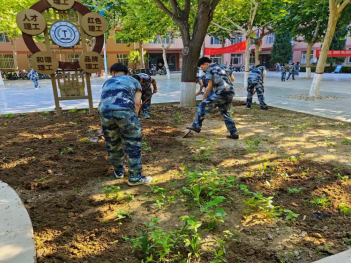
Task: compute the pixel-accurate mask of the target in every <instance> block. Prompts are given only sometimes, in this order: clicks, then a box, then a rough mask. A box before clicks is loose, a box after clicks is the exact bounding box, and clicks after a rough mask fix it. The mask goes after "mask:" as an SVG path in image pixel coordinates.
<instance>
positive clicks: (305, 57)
mask: <svg viewBox="0 0 351 263" xmlns="http://www.w3.org/2000/svg"><path fill="white" fill-rule="evenodd" d="M310 57H311V59H313V52H311V56H310ZM306 59H307V51H302V56H301V64H306Z"/></svg>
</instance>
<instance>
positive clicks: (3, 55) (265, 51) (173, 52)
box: [0, 31, 351, 71]
mask: <svg viewBox="0 0 351 263" xmlns="http://www.w3.org/2000/svg"><path fill="white" fill-rule="evenodd" d="M114 34H115V31H111V34H110V38H109V39H107V41H106V53H107V61H108V65H109V66H110V65H112V64H114V63H117V62H119V63H123V64H125V65H127V66H129V67H133V66H134V65H132V64H131V63H129V61H128V54H129V52H130V51H133V50H139V44H138V43H132V44H128V43H121V41H120V40H117V39H115V38H113V36H114ZM274 38H275V34H274V33H272V34H269V35H266V36H265V37H264V38H263V40H262V46H261V50H260V56H259V58H260V63H261V64H264V65H266V66H267V67H268V68H274V65H272V64H270V62H269V61H270V58H271V50H272V47H273V43H274ZM169 41H170V39H164V41H163V42H164V43H169ZM241 41H245V36H243V35H240V34H237V35H236V36H235V38H233V39H232V40H226V41H225V46H230V45H233V44H237V43H239V42H241ZM15 44H16V52H17V62H18V67H19V70H22V69H25V70H27V71H28V70H29V69H30V60H29V58H30V57H31V53H30V51H29V50H28V49H27V47H26V45H25V43H24V41H23V39H22V38H18V39H17V40H16V43H15ZM199 44H200V43H199ZM292 45H293V57H292V61H293V62H295V63H296V62H298V61H299V62H300V63H301V65H302V66H303V65H305V64H306V53H307V52H306V50H307V44H306V43H303V42H294V41H292ZM321 45H322V44H321V43H317V44H315V45H314V46H313V48H312V54H311V58H312V63H317V58H316V51H317V50H320V49H321ZM38 47H39V48H40V49H41V50H42V51H44V50H45V46H44V44H43V43H38ZM205 47H210V48H221V47H222V45H221V42H220V40H218V39H216V38H214V37H211V36H206V39H205ZM346 49H351V37H348V38H347V42H346ZM144 50H145V51H146V53H147V63H145V64H146V65H145V67H146V68H150V67H151V65H152V64H155V65H157V66H158V67H161V66H163V59H162V48H161V44H160V43H159V41H158V40H157V39H155V40H153V41H150V42H149V43H145V44H144ZM182 50H183V43H182V40H181V38H176V39H173V40H172V43H171V45H170V48H169V49H168V51H167V60H168V64H169V68H170V70H171V71H181V69H182ZM254 51H255V46H254V45H252V46H251V55H250V63H251V64H254V62H255V55H254ZM79 55H80V54H70V55H69V56H71V57H70V61H75V60H78V58H79ZM101 55H102V56H103V53H102V54H101ZM211 59H212V60H213V61H214V62H217V63H223V64H227V65H229V64H232V65H235V66H240V65H244V61H245V51H240V52H236V53H232V54H224V55H223V56H222V55H214V56H211ZM344 65H349V66H351V57H348V58H346V60H345V63H344ZM136 66H137V67H138V68H140V65H136ZM13 69H14V56H13V47H12V45H11V43H10V41H9V39H8V38H7V36H6V35H5V34H0V70H3V71H10V70H13Z"/></svg>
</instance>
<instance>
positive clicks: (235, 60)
mask: <svg viewBox="0 0 351 263" xmlns="http://www.w3.org/2000/svg"><path fill="white" fill-rule="evenodd" d="M242 57H243V56H242V55H241V54H232V56H231V60H230V64H232V65H241V64H242Z"/></svg>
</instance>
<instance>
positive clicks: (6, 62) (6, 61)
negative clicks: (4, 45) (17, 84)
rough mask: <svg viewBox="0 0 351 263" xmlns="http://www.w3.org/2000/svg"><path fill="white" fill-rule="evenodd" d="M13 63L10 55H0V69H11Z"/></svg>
mask: <svg viewBox="0 0 351 263" xmlns="http://www.w3.org/2000/svg"><path fill="white" fill-rule="evenodd" d="M13 68H15V66H14V61H13V55H12V54H0V69H13Z"/></svg>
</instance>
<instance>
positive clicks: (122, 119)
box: [98, 63, 152, 186]
mask: <svg viewBox="0 0 351 263" xmlns="http://www.w3.org/2000/svg"><path fill="white" fill-rule="evenodd" d="M110 71H111V75H112V78H110V79H108V80H107V81H106V82H105V83H104V85H103V87H102V93H101V102H100V104H99V108H98V111H99V115H100V120H101V125H102V130H103V133H104V137H105V142H106V150H107V153H108V159H109V161H110V163H111V164H112V165H113V167H114V175H115V177H116V178H117V179H122V178H123V177H124V157H125V156H126V157H127V163H128V168H129V180H128V185H130V186H135V185H141V184H147V183H150V182H151V181H152V177H150V176H148V177H145V176H143V175H142V164H141V147H142V133H141V123H140V121H139V119H138V114H137V112H138V111H139V109H140V101H141V86H140V83H139V82H138V80H136V79H135V78H133V77H131V76H128V75H127V74H128V68H127V67H126V66H124V65H123V64H120V63H116V64H114V65H112V66H111V69H110Z"/></svg>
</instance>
